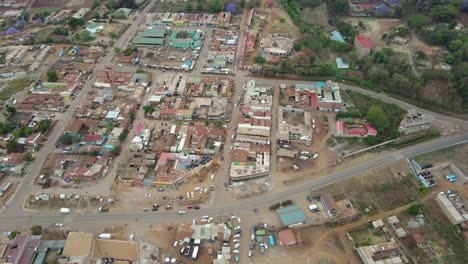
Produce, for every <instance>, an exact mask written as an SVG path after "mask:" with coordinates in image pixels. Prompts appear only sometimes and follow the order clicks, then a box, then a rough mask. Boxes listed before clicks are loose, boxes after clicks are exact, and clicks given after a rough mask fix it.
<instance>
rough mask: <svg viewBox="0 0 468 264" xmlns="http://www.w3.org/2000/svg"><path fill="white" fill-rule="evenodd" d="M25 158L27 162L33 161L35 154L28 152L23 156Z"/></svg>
mask: <svg viewBox="0 0 468 264" xmlns="http://www.w3.org/2000/svg"><path fill="white" fill-rule="evenodd" d="M23 160H24V161H27V162H31V161H33V156H32V154H31V153H26V154H25V155H24V156H23Z"/></svg>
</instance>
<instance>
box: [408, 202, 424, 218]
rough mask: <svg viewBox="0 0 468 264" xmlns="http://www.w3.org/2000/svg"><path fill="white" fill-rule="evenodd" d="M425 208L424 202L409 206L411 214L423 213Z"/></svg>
mask: <svg viewBox="0 0 468 264" xmlns="http://www.w3.org/2000/svg"><path fill="white" fill-rule="evenodd" d="M423 209H424V205H423V204H413V205H412V206H410V208H408V213H409V214H410V215H413V216H416V215H418V214H420V213H422V212H423Z"/></svg>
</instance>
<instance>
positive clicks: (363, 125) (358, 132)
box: [335, 119, 377, 137]
mask: <svg viewBox="0 0 468 264" xmlns="http://www.w3.org/2000/svg"><path fill="white" fill-rule="evenodd" d="M335 129H336V130H335V136H337V137H368V136H374V137H375V136H377V129H375V128H374V127H372V126H371V125H369V124H368V123H367V122H365V121H363V120H360V119H346V120H338V121H336V125H335Z"/></svg>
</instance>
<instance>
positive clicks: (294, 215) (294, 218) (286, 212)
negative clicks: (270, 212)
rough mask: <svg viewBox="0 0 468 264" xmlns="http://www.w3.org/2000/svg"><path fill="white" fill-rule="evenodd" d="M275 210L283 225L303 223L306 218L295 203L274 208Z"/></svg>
mask: <svg viewBox="0 0 468 264" xmlns="http://www.w3.org/2000/svg"><path fill="white" fill-rule="evenodd" d="M276 212H277V213H278V214H279V217H280V219H281V222H282V223H283V226H285V227H288V226H291V225H295V224H300V223H303V222H305V221H306V219H307V218H306V216H305V214H304V212H303V211H302V209H301V208H300V207H299V206H297V205H291V206H287V207H280V208H278V209H276Z"/></svg>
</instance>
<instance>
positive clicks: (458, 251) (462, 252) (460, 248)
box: [418, 205, 468, 263]
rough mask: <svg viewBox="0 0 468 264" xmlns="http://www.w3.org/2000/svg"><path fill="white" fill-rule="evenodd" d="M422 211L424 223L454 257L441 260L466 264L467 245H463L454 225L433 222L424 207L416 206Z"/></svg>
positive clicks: (448, 256) (450, 256)
mask: <svg viewBox="0 0 468 264" xmlns="http://www.w3.org/2000/svg"><path fill="white" fill-rule="evenodd" d="M418 207H419V208H418V209H419V210H420V211H422V213H423V214H424V217H425V218H426V221H427V222H428V223H429V225H431V226H432V227H433V229H434V230H435V231H436V232H437V233H438V234H439V235H440V236H441V237H442V238H443V239H444V240H445V242H446V243H447V247H448V248H450V249H451V250H452V251H453V253H455V254H454V255H445V256H443V258H444V259H445V260H446V261H447V262H446V263H466V252H468V244H466V243H465V241H464V239H463V237H462V234H460V232H459V231H458V228H457V226H456V225H445V224H442V223H440V222H439V221H437V220H435V219H434V218H432V217H431V216H430V214H429V213H428V210H427V208H426V207H425V206H424V205H419V206H418Z"/></svg>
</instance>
